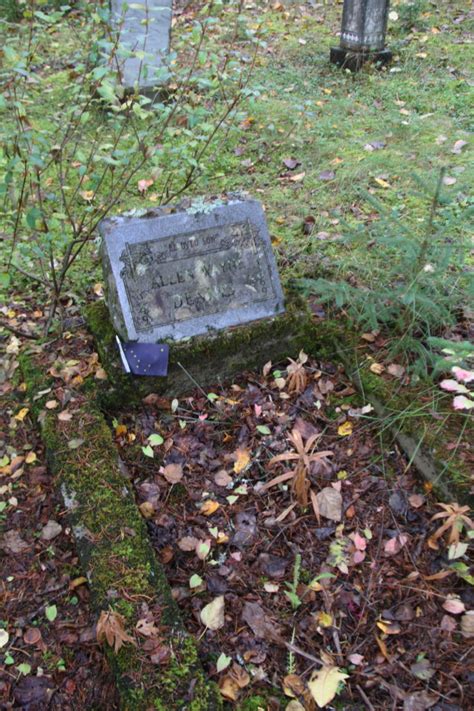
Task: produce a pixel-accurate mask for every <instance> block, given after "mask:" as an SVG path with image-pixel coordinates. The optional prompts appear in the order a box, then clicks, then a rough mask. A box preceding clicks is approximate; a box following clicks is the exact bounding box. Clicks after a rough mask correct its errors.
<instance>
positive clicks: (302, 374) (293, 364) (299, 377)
mask: <svg viewBox="0 0 474 711" xmlns="http://www.w3.org/2000/svg"><path fill="white" fill-rule="evenodd" d="M288 360H289V361H290V365H289V366H288V367H287V369H286V372H287V373H288V392H289V393H297V394H299V393H302V392H303V391H304V390H305V388H306V386H307V384H308V376H307V374H306V371H305V369H304V364H305V363H306V362H307V360H308V356H307V355H306V353H305V352H304V351H300V354H299V356H298V359H297V360H293V359H292V358H288Z"/></svg>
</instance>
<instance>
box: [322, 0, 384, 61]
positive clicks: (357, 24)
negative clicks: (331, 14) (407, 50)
mask: <svg viewBox="0 0 474 711" xmlns="http://www.w3.org/2000/svg"><path fill="white" fill-rule="evenodd" d="M388 8H389V0H344V8H343V11H342V24H341V41H340V46H339V47H332V48H331V55H330V60H331V62H332V63H333V64H337V65H339V66H340V67H346V68H348V69H350V70H351V71H358V70H359V69H360V68H361V66H362V65H363V64H364V62H366V61H368V60H371V61H373V62H377V63H379V64H387V63H388V62H389V61H390V60H391V58H392V53H391V52H390V51H389V50H388V49H386V48H385V32H386V29H387V19H388Z"/></svg>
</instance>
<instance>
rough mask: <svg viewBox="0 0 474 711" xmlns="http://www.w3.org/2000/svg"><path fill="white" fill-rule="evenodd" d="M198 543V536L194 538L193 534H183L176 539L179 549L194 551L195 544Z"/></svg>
mask: <svg viewBox="0 0 474 711" xmlns="http://www.w3.org/2000/svg"><path fill="white" fill-rule="evenodd" d="M199 543H200V540H199V538H195V537H194V536H183V538H180V539H179V541H178V548H179V549H180V550H181V551H187V552H191V551H195V550H196V546H197V545H198V544H199Z"/></svg>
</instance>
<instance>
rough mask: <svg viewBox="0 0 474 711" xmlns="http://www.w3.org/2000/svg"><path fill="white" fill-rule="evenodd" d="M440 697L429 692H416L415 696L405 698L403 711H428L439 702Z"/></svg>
mask: <svg viewBox="0 0 474 711" xmlns="http://www.w3.org/2000/svg"><path fill="white" fill-rule="evenodd" d="M437 700H438V697H437V696H435V695H434V694H429V693H428V692H427V691H416V692H415V693H414V694H409V695H407V696H405V699H404V701H403V711H426V709H429V708H431V707H432V706H434V705H435V703H436V702H437Z"/></svg>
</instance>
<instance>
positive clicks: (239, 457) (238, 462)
mask: <svg viewBox="0 0 474 711" xmlns="http://www.w3.org/2000/svg"><path fill="white" fill-rule="evenodd" d="M234 457H235V462H234V472H235V473H236V474H240V472H242V471H243V470H244V469H245V468H246V467H247V466H248V465H249V463H250V452H249V450H248V449H245V448H241V447H239V449H237V450H236V451H235V453H234Z"/></svg>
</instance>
